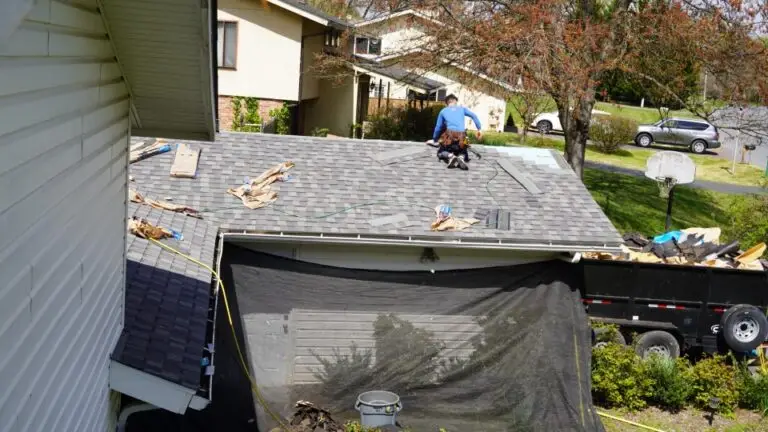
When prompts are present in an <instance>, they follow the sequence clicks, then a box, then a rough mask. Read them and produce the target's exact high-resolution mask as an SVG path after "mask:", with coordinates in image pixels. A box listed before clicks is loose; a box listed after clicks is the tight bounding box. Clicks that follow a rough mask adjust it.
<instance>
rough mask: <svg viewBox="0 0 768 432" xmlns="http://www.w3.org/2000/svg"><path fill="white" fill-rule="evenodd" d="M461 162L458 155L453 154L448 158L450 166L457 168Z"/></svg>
mask: <svg viewBox="0 0 768 432" xmlns="http://www.w3.org/2000/svg"><path fill="white" fill-rule="evenodd" d="M457 163H459V158H458V157H457V156H456V155H453V156H451V158H450V159H448V168H456V164H457Z"/></svg>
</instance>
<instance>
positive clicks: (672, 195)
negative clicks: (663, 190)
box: [664, 185, 675, 232]
mask: <svg viewBox="0 0 768 432" xmlns="http://www.w3.org/2000/svg"><path fill="white" fill-rule="evenodd" d="M674 198H675V186H674V185H672V187H671V188H670V189H669V196H667V220H666V222H665V223H664V232H669V229H670V228H671V227H672V201H673V200H674Z"/></svg>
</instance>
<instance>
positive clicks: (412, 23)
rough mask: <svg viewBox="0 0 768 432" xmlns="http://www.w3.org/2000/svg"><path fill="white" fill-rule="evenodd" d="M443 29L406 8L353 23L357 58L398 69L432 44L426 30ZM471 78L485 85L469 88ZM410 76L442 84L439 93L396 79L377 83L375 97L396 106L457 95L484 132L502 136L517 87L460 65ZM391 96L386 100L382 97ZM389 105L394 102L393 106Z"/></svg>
mask: <svg viewBox="0 0 768 432" xmlns="http://www.w3.org/2000/svg"><path fill="white" fill-rule="evenodd" d="M426 25H442V24H441V23H439V22H438V21H435V20H434V19H432V18H430V17H429V16H428V14H425V13H422V12H419V11H416V10H412V9H406V10H403V11H399V12H394V13H391V14H388V15H384V16H380V17H377V18H374V19H370V20H366V21H362V22H359V23H356V24H355V33H356V36H355V38H354V48H353V49H354V53H355V55H356V56H357V57H359V58H362V59H366V60H368V61H370V62H377V63H380V64H382V65H386V66H389V67H395V66H396V65H397V64H398V63H401V62H402V61H403V60H404V59H405V58H406V57H408V56H412V55H418V52H419V49H420V47H421V46H422V45H423V44H424V43H428V42H427V39H428V36H426V35H425V32H424V26H426ZM460 72H461V73H463V74H464V75H466V74H468V73H472V74H474V75H477V76H478V77H479V78H481V81H483V82H485V83H486V84H485V85H483V86H482V88H480V87H478V86H474V87H473V86H468V85H466V84H465V83H463V81H464V80H463V79H462V77H461V76H460V75H461V74H460ZM412 74H414V75H418V76H421V77H423V78H426V79H430V80H432V81H435V82H438V83H440V85H439V87H438V88H435V89H428V91H427V92H426V93H423V92H419V89H417V88H414V87H412V86H408V85H403V83H402V81H398V80H390V81H387V80H380V81H375V86H371V97H372V98H379V97H381V95H387V94H388V97H389V98H390V99H394V100H396V101H406V100H413V99H425V100H430V101H442V100H444V99H445V96H446V95H448V94H451V93H453V94H455V95H456V96H457V97H458V98H459V103H460V104H461V105H464V106H466V107H468V108H469V109H471V110H472V111H474V112H475V113H476V114H477V115H478V117H479V118H480V121H481V123H482V126H483V129H486V130H496V131H499V132H500V131H502V130H503V129H504V120H505V119H506V99H505V97H504V95H505V93H509V91H511V90H514V89H515V88H514V87H512V86H510V85H508V84H506V83H502V82H499V81H496V80H494V79H492V78H490V77H486V76H483V75H482V74H479V73H475V72H472V71H471V70H470V69H468V68H465V67H462V66H460V65H450V64H446V66H445V67H442V68H438V69H436V70H430V71H417V70H414V71H412ZM384 97H387V96H384ZM390 102H391V101H390ZM467 127H468V128H470V129H474V124H472V123H471V122H470V121H469V120H467Z"/></svg>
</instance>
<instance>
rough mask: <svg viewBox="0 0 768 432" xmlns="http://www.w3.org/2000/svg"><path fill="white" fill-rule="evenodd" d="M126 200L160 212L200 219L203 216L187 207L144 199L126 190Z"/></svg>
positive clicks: (131, 190) (136, 193)
mask: <svg viewBox="0 0 768 432" xmlns="http://www.w3.org/2000/svg"><path fill="white" fill-rule="evenodd" d="M128 198H129V199H130V200H131V202H134V203H137V204H145V205H148V206H150V207H153V208H156V209H160V210H168V211H172V212H175V213H183V214H185V215H187V216H190V217H193V218H197V219H202V218H203V216H202V215H201V214H200V212H199V211H197V210H195V209H193V208H191V207H187V206H184V205H181V204H173V203H169V202H168V201H162V200H153V199H151V198H144V196H143V195H141V194H140V193H138V192H136V191H135V190H133V189H128Z"/></svg>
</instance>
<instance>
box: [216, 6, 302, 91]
mask: <svg viewBox="0 0 768 432" xmlns="http://www.w3.org/2000/svg"><path fill="white" fill-rule="evenodd" d="M218 7H219V11H218V13H219V15H218V19H219V21H236V22H237V59H236V68H235V70H229V69H222V68H219V69H218V73H219V94H220V95H225V96H250V97H257V98H260V99H274V100H287V101H298V100H299V75H300V71H301V65H300V62H301V36H302V22H303V18H302V17H300V16H298V15H296V14H293V13H291V12H287V11H285V10H283V9H281V8H279V7H277V6H274V5H270V6H269V7H264V6H262V3H261V2H259V1H255V0H219V2H218Z"/></svg>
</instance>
